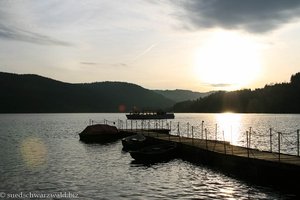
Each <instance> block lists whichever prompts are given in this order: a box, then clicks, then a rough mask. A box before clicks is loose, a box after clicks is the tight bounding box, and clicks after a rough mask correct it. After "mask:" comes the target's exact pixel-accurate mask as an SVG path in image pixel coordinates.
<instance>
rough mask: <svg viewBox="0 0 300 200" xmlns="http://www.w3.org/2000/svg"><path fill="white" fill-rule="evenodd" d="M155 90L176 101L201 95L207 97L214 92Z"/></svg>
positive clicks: (193, 98)
mask: <svg viewBox="0 0 300 200" xmlns="http://www.w3.org/2000/svg"><path fill="white" fill-rule="evenodd" d="M154 91H155V92H157V93H159V94H161V95H163V96H165V97H166V98H168V99H171V100H173V101H175V102H176V103H178V102H182V101H187V100H196V99H198V98H200V97H205V96H208V95H210V94H212V93H213V92H203V93H202V92H193V91H190V90H179V89H176V90H154Z"/></svg>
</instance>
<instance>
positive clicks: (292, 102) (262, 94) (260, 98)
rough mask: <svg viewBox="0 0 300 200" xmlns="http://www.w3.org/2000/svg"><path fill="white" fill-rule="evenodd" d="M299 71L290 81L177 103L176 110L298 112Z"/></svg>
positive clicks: (299, 97)
mask: <svg viewBox="0 0 300 200" xmlns="http://www.w3.org/2000/svg"><path fill="white" fill-rule="evenodd" d="M299 100H300V73H297V74H295V75H292V76H291V80H290V82H289V83H279V84H275V85H266V86H265V87H264V88H261V89H256V90H250V89H245V90H239V91H233V92H224V91H220V92H216V93H213V94H211V95H209V96H207V97H204V98H200V99H197V100H194V101H185V102H181V103H177V104H176V105H175V106H174V111H175V112H207V113H217V112H227V111H231V112H237V113H300V103H299Z"/></svg>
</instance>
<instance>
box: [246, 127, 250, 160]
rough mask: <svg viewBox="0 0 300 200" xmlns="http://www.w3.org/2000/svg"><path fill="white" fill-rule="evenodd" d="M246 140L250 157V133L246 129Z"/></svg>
mask: <svg viewBox="0 0 300 200" xmlns="http://www.w3.org/2000/svg"><path fill="white" fill-rule="evenodd" d="M246 141H247V155H248V158H249V133H248V131H246Z"/></svg>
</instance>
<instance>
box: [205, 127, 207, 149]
mask: <svg viewBox="0 0 300 200" xmlns="http://www.w3.org/2000/svg"><path fill="white" fill-rule="evenodd" d="M205 146H206V149H208V145H207V129H205Z"/></svg>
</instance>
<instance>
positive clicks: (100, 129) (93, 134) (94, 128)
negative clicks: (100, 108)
mask: <svg viewBox="0 0 300 200" xmlns="http://www.w3.org/2000/svg"><path fill="white" fill-rule="evenodd" d="M128 135H129V134H122V133H120V132H119V131H118V129H117V128H116V127H115V126H110V125H107V124H94V125H90V126H87V127H86V128H85V129H84V130H83V131H82V132H81V133H79V138H80V140H81V141H83V142H87V143H108V142H114V141H117V140H118V139H121V138H124V137H126V136H128Z"/></svg>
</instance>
